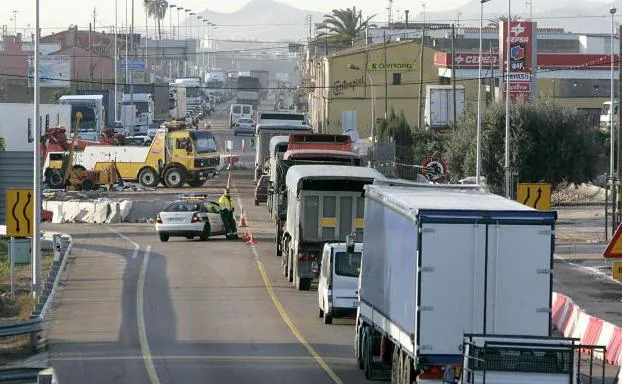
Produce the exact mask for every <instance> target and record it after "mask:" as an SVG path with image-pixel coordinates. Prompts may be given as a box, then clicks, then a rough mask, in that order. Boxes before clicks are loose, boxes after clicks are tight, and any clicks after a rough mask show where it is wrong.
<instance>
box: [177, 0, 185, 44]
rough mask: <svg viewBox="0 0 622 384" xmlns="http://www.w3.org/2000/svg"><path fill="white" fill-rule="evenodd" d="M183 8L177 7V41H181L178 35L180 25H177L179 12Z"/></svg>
mask: <svg viewBox="0 0 622 384" xmlns="http://www.w3.org/2000/svg"><path fill="white" fill-rule="evenodd" d="M183 10H184V7H177V40H179V39H181V35H180V33H179V30H180V27H179V26H180V24H179V11H183Z"/></svg>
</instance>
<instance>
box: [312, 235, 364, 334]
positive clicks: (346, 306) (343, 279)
mask: <svg viewBox="0 0 622 384" xmlns="http://www.w3.org/2000/svg"><path fill="white" fill-rule="evenodd" d="M362 252H363V243H355V244H354V252H353V253H352V254H351V255H349V254H348V253H347V252H346V243H326V244H324V249H323V251H322V263H321V266H320V280H319V283H318V287H317V295H318V305H319V307H320V317H323V318H324V324H332V322H333V317H346V316H350V315H354V314H356V310H357V308H358V281H359V274H360V270H361V255H362Z"/></svg>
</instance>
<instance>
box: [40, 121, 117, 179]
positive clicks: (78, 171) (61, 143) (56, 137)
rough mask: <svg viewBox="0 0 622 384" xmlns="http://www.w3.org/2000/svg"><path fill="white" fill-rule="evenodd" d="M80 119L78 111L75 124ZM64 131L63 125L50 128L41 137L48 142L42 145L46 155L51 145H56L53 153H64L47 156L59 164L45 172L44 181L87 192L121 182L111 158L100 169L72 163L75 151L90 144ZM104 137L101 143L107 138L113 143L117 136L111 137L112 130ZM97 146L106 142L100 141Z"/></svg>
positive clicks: (53, 146)
mask: <svg viewBox="0 0 622 384" xmlns="http://www.w3.org/2000/svg"><path fill="white" fill-rule="evenodd" d="M81 119H82V114H81V113H80V112H78V113H77V114H76V127H78V126H79V123H80V120H81ZM65 132H66V131H65V128H63V127H57V128H52V129H50V130H49V131H48V133H47V134H46V135H45V137H44V140H43V142H44V143H46V144H47V145H45V146H44V148H43V149H44V153H46V155H47V153H48V152H53V150H52V149H51V148H58V150H57V151H56V152H61V151H62V152H65V153H50V156H51V157H52V156H53V157H54V158H50V162H60V166H59V167H55V169H52V170H51V171H50V172H46V175H45V182H46V183H47V184H48V186H49V187H50V188H53V189H59V188H66V189H68V190H82V191H90V190H94V189H98V188H99V187H100V186H103V185H108V186H112V185H115V184H119V185H123V180H122V179H121V178H120V177H119V170H118V168H117V165H116V163H115V162H114V161H111V162H110V163H109V164H107V166H106V167H105V168H104V169H101V170H90V171H89V170H87V169H85V168H84V167H83V166H81V165H74V163H73V162H74V154H75V151H76V150H80V149H82V150H83V149H84V147H85V146H86V145H89V144H87V143H85V141H84V140H76V139H72V140H69V139H68V138H67V136H66V133H65ZM107 137H108V138H107V139H104V137H102V142H104V141H106V140H110V143H109V144H107V145H110V144H114V142H115V141H116V140H117V138H115V137H114V133H113V135H112V136H110V134H108V136H107ZM88 143H91V142H88ZM95 145H97V144H95ZM100 145H106V144H103V143H102V144H100ZM117 145H118V144H117ZM67 150H68V152H67Z"/></svg>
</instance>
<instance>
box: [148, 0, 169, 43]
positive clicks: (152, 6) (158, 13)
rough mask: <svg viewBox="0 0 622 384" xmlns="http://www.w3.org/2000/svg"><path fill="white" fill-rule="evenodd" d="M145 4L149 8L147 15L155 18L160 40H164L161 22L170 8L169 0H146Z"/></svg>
mask: <svg viewBox="0 0 622 384" xmlns="http://www.w3.org/2000/svg"><path fill="white" fill-rule="evenodd" d="M143 6H144V7H145V9H146V10H147V15H149V16H151V17H153V18H154V20H155V21H156V23H157V27H158V40H162V31H161V29H160V23H161V21H162V19H164V16H166V11H167V10H168V1H166V0H144V1H143Z"/></svg>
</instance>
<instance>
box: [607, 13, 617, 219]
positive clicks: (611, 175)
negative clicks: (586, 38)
mask: <svg viewBox="0 0 622 384" xmlns="http://www.w3.org/2000/svg"><path fill="white" fill-rule="evenodd" d="M616 11H617V10H616V9H615V8H614V7H611V8H609V14H611V59H610V61H611V106H610V107H609V125H610V126H611V128H610V132H611V139H610V140H609V141H610V143H611V148H610V149H609V183H610V186H611V188H610V189H609V190H610V193H611V197H612V206H614V204H615V201H614V198H613V196H614V194H613V190H614V188H615V180H614V179H615V176H614V173H613V172H614V164H613V162H614V148H615V146H614V142H615V136H614V131H615V128H614V125H615V124H614V122H613V110H614V108H615V104H614V102H615V98H614V93H615V89H614V86H613V85H614V81H615V72H614V71H615V63H614V60H615V55H614V51H613V39H614V32H615V31H614V30H615V26H614V20H613V18H614V15H615V14H616ZM614 212H615V208H614ZM613 220H615V218H614V219H613ZM612 229H613V230H615V228H614V226H613V225H612Z"/></svg>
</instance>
